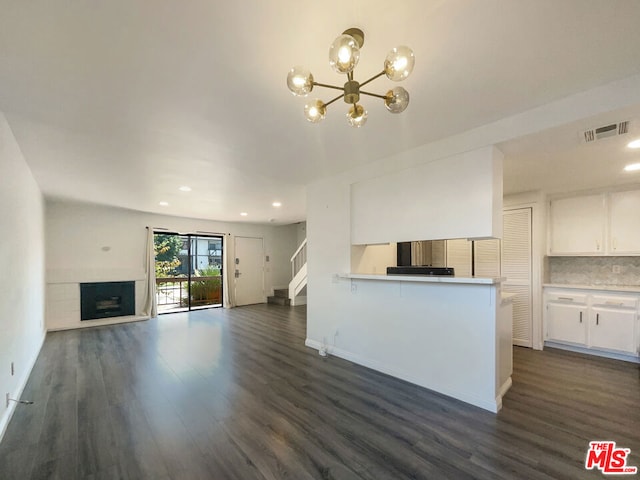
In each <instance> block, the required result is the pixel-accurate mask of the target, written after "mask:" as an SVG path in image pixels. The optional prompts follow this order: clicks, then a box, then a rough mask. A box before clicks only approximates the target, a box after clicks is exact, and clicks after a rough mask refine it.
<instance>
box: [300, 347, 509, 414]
mask: <svg viewBox="0 0 640 480" xmlns="http://www.w3.org/2000/svg"><path fill="white" fill-rule="evenodd" d="M304 344H305V346H307V347H310V348H313V349H315V350H320V347H322V346H323V345H322V343H321V342H318V341H316V340H312V339H310V338H307V339H306V340H305V342H304ZM325 347H326V349H327V353H328V355H329V356H332V355H333V356H336V357H340V358H343V359H344V360H348V361H350V362H353V363H357V364H358V365H362V366H363V367H367V368H371V369H372V370H376V371H378V372H381V373H385V374H387V375H391V376H392V377H396V378H399V379H401V380H404V381H406V382H409V383H413V384H414V385H418V386H420V387H422V388H426V389H428V390H431V391H434V392H438V393H441V394H443V395H447V396H449V397H452V398H455V399H457V400H462V401H463V402H466V403H469V404H471V405H475V406H476V407H480V408H483V409H484V410H489V411H490V412H492V413H498V411H499V410H500V407H501V406H502V396H500V403H498V399H497V398H496V399H495V400H493V401H491V400H489V401H487V400H485V399H482V398H478V397H476V396H475V395H470V394H469V393H466V392H460V391H457V390H455V389H452V388H448V387H446V386H440V387H439V388H437V389H436V388H434V387H433V386H432V385H425V384H424V383H422V382H421V381H420V380H419V379H417V378H414V377H412V376H411V375H407V374H405V373H403V372H399V371H396V370H394V369H393V368H389V367H387V366H386V365H383V364H381V363H380V362H377V361H375V360H371V359H368V358H364V357H362V356H360V355H358V354H355V353H352V352H348V351H346V350H341V349H339V348H337V347H335V346H331V345H325ZM510 381H511V377H509V380H508V382H510ZM506 383H507V382H505V384H506ZM509 386H511V385H509ZM507 389H508V387H507ZM505 391H506V390H505Z"/></svg>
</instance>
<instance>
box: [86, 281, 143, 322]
mask: <svg viewBox="0 0 640 480" xmlns="http://www.w3.org/2000/svg"><path fill="white" fill-rule="evenodd" d="M128 315H135V282H97V283H81V284H80V319H81V320H83V321H84V320H97V319H101V318H111V317H124V316H128Z"/></svg>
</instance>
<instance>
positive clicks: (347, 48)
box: [287, 28, 415, 128]
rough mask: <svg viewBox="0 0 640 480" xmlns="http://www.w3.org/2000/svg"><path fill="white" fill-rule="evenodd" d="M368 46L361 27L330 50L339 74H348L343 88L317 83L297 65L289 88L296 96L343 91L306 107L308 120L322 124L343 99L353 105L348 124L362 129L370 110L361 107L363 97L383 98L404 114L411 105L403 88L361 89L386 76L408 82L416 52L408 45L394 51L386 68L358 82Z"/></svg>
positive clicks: (389, 106) (289, 77)
mask: <svg viewBox="0 0 640 480" xmlns="http://www.w3.org/2000/svg"><path fill="white" fill-rule="evenodd" d="M363 45H364V33H363V32H362V30H360V29H359V28H349V29H348V30H345V31H344V32H343V33H342V35H340V36H339V37H338V38H336V39H335V40H334V41H333V43H332V44H331V47H330V48H329V65H331V68H333V69H334V70H335V71H336V72H338V73H342V74H345V75H346V76H347V81H346V82H345V83H344V85H343V86H339V85H329V84H325V83H318V82H316V81H315V80H314V78H313V75H312V74H311V72H310V71H309V70H307V69H306V68H304V67H301V66H295V67H293V68H292V69H291V70H290V71H289V74H288V75H287V87H289V90H290V91H291V93H292V94H294V95H296V96H299V97H306V96H307V95H309V93H311V91H312V90H313V88H314V87H323V88H330V89H334V90H340V91H341V93H340V95H338V96H337V97H335V98H333V99H331V100H329V101H328V102H323V101H322V100H320V99H314V100H312V101H310V102H309V103H307V104H306V105H305V107H304V114H305V117H306V119H307V120H308V121H309V122H311V123H318V122H321V121H322V120H324V118H325V116H326V113H327V107H328V106H329V105H331V104H332V103H334V102H336V101H338V100H340V99H341V98H342V99H343V100H344V101H345V103H347V104H349V105H350V108H349V111H348V112H347V121H348V123H349V125H351V126H352V127H356V128H359V127H362V126H363V125H364V124H365V123H366V121H367V111H366V110H365V108H364V107H363V106H362V105H360V104H359V103H358V102H359V101H360V95H368V96H370V97H377V98H381V99H382V100H383V101H384V105H385V107H386V109H387V110H388V111H389V112H391V113H401V112H404V111H405V109H406V108H407V106H408V105H409V92H407V91H406V90H405V89H404V88H402V87H394V88H392V89H391V90H389V91H388V92H387V93H386V94H385V95H379V94H376V93H371V92H365V91H363V90H361V87H364V86H365V85H367V84H368V83H370V82H372V81H374V80H376V79H377V78H379V77H381V76H382V75H386V76H387V78H388V79H389V80H392V81H394V82H400V81H402V80H404V79H406V78H407V77H408V76H409V75H410V74H411V72H412V71H413V67H414V65H415V57H414V55H413V51H412V50H411V49H410V48H409V47H406V46H404V45H401V46H398V47H395V48H393V49H392V50H391V51H390V52H389V53H388V54H387V56H386V58H385V60H384V69H383V70H382V71H381V72H380V73H378V74H376V75H374V76H373V77H371V78H369V79H368V80H365V81H364V82H357V81H356V80H354V75H353V72H354V69H355V67H356V66H357V65H358V61H359V60H360V49H361V48H362V46H363Z"/></svg>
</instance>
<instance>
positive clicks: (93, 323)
mask: <svg viewBox="0 0 640 480" xmlns="http://www.w3.org/2000/svg"><path fill="white" fill-rule="evenodd" d="M265 302H266V300H265ZM149 318H150V317H148V316H144V315H136V316H130V317H112V318H109V319H105V320H84V321H81V322H80V323H75V324H73V325H63V326H54V327H50V328H47V332H58V331H61V330H75V329H77V328H89V327H103V326H105V325H117V324H119V323H131V322H142V321H144V320H149Z"/></svg>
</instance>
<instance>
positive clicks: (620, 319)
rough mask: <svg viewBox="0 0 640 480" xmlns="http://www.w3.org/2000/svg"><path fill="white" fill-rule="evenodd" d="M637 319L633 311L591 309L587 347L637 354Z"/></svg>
mask: <svg viewBox="0 0 640 480" xmlns="http://www.w3.org/2000/svg"><path fill="white" fill-rule="evenodd" d="M637 318H638V314H637V312H635V311H628V310H612V309H607V308H601V307H593V308H592V309H591V319H590V323H589V346H590V347H593V348H602V349H605V350H617V351H620V352H627V353H634V354H635V353H637V345H636V342H635V338H636V323H637Z"/></svg>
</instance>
